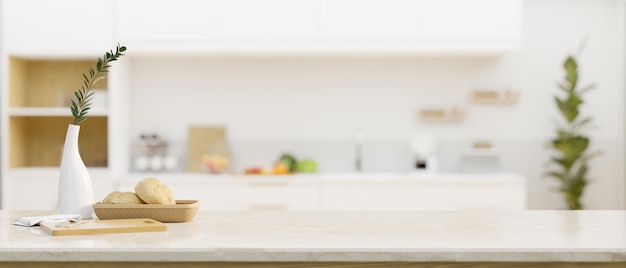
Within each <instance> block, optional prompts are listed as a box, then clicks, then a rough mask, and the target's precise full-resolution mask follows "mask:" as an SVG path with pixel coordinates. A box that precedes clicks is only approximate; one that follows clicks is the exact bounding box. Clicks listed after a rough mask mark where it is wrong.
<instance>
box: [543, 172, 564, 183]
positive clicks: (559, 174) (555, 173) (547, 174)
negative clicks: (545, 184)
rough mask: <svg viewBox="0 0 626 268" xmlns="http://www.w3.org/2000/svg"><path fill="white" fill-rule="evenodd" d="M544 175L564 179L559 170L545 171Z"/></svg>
mask: <svg viewBox="0 0 626 268" xmlns="http://www.w3.org/2000/svg"><path fill="white" fill-rule="evenodd" d="M546 176H548V177H553V178H556V179H558V180H560V181H564V180H565V175H564V174H563V173H561V172H556V171H552V172H548V173H546Z"/></svg>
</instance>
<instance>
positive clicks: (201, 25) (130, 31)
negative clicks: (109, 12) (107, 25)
mask: <svg viewBox="0 0 626 268" xmlns="http://www.w3.org/2000/svg"><path fill="white" fill-rule="evenodd" d="M116 7H117V8H116V9H117V23H116V24H115V30H116V32H117V39H118V40H119V41H120V42H129V41H132V40H172V41H181V40H187V41H190V40H202V39H214V38H215V37H216V25H217V12H216V1H211V0H176V1H173V0H132V1H122V0H117V1H116Z"/></svg>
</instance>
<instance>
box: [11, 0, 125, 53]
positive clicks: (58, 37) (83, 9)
mask: <svg viewBox="0 0 626 268" xmlns="http://www.w3.org/2000/svg"><path fill="white" fill-rule="evenodd" d="M2 5H3V7H2V16H0V18H2V26H3V39H2V40H3V42H4V47H5V49H6V51H7V52H8V53H10V54H12V55H22V56H35V55H37V56H52V55H54V56H56V57H60V56H70V57H73V56H86V55H90V56H97V55H100V54H101V53H102V52H103V51H105V50H107V49H109V48H110V47H111V46H112V45H113V44H114V42H113V5H112V3H111V2H110V1H107V0H55V1H47V0H4V1H3V2H2Z"/></svg>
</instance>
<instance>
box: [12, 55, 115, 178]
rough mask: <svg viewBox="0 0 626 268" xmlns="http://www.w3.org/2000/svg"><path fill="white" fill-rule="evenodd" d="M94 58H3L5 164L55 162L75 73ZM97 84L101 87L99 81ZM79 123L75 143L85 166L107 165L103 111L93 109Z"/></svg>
mask: <svg viewBox="0 0 626 268" xmlns="http://www.w3.org/2000/svg"><path fill="white" fill-rule="evenodd" d="M94 63H95V60H84V59H71V60H58V59H30V58H19V57H10V58H9V66H8V67H9V90H8V91H9V94H8V104H9V109H8V116H9V120H8V128H9V137H8V139H9V143H8V147H9V148H8V150H9V168H11V169H14V168H36V167H55V166H59V165H60V163H61V150H62V147H63V142H64V140H65V134H66V130H67V126H68V124H70V123H71V122H72V116H71V112H70V109H69V102H70V99H71V98H72V96H73V92H74V91H75V90H76V89H78V88H80V86H81V84H82V76H81V74H83V73H85V72H87V71H88V70H89V67H91V66H93V65H94ZM98 87H99V89H103V90H106V88H107V81H106V79H105V80H102V81H101V82H100V83H99V85H98ZM89 115H90V117H89V119H88V120H87V121H85V122H84V123H82V124H81V126H84V128H81V133H80V139H79V148H80V151H81V155H82V156H83V161H84V162H85V164H86V165H87V166H91V167H96V166H97V167H105V166H107V164H108V137H107V133H108V110H107V109H106V108H100V109H94V111H92V112H90V114H89Z"/></svg>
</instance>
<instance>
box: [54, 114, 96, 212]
mask: <svg viewBox="0 0 626 268" xmlns="http://www.w3.org/2000/svg"><path fill="white" fill-rule="evenodd" d="M79 132H80V126H78V125H72V124H70V125H69V126H68V128H67V134H66V136H65V145H63V157H62V158H61V174H60V175H59V195H58V206H59V208H58V210H59V213H60V214H80V215H81V217H82V218H83V219H91V218H93V207H92V205H93V203H94V199H93V186H92V185H91V178H90V177H89V172H87V167H85V163H83V159H82V158H81V157H80V153H79V151H78V133H79Z"/></svg>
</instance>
